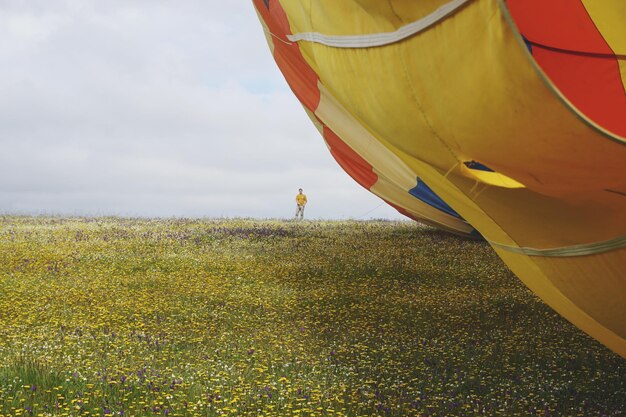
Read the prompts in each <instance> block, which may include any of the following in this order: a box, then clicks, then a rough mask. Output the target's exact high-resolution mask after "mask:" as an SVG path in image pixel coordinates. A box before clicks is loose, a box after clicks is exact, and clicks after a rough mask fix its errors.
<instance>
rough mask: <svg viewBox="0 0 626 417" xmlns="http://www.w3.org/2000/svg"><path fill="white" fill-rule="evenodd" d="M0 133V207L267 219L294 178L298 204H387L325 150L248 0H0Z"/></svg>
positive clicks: (317, 211)
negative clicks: (305, 199)
mask: <svg viewBox="0 0 626 417" xmlns="http://www.w3.org/2000/svg"><path fill="white" fill-rule="evenodd" d="M0 146H1V149H0V213H32V214H39V213H44V214H71V215H74V214H77V215H109V214H113V215H131V216H191V217H204V216H210V217H215V216H225V217H236V216H251V217H279V218H281V217H290V216H292V215H293V211H294V208H295V202H294V197H295V194H296V193H297V189H298V188H299V187H302V188H304V190H305V193H306V194H307V195H308V196H309V201H310V204H309V206H308V207H307V212H306V213H305V214H306V215H307V216H308V217H314V218H349V217H353V218H358V217H364V218H368V217H386V218H400V217H401V216H400V215H399V214H397V213H396V212H395V210H393V209H391V208H389V207H387V206H386V205H382V206H380V207H379V205H380V204H381V202H382V201H381V200H380V199H378V198H377V197H375V196H373V195H371V194H370V193H368V192H367V191H365V190H364V189H362V188H361V187H360V186H359V185H358V184H356V183H355V182H354V181H353V180H352V179H351V178H349V177H348V175H347V174H345V173H344V172H343V171H342V170H341V169H340V168H339V166H338V165H337V164H336V162H335V161H334V160H333V159H332V157H331V156H330V154H329V152H328V150H327V148H326V146H325V145H324V142H323V140H322V138H321V137H320V136H319V134H318V132H317V130H316V129H315V128H314V127H313V125H312V123H311V122H310V121H309V119H308V118H307V117H306V115H305V113H304V111H303V109H302V107H301V106H300V104H299V103H298V101H297V100H296V99H295V97H294V96H293V94H292V93H291V91H290V90H289V88H288V86H287V84H286V82H285V81H284V79H283V78H282V76H281V75H280V72H279V71H278V69H277V67H276V65H275V64H274V62H273V60H272V58H271V54H270V52H269V49H268V47H267V44H266V42H265V38H264V35H263V33H262V29H261V26H260V24H259V22H258V20H257V17H256V13H255V11H254V7H253V6H252V3H251V1H249V0H244V1H232V2H217V1H216V0H208V1H207V0H203V1H202V0H193V1H192V0H189V1H176V2H174V1H158V0H134V1H127V0H124V1H122V0H119V1H117V0H107V1H96V0H67V1H63V0H54V1H50V0H30V1H22V0H0ZM370 210H372V211H371V212H370V213H368V212H369V211H370Z"/></svg>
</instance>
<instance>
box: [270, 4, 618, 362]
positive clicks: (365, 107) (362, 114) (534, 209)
mask: <svg viewBox="0 0 626 417" xmlns="http://www.w3.org/2000/svg"><path fill="white" fill-rule="evenodd" d="M442 3H443V2H435V1H433V2H415V1H411V0H394V1H392V2H391V3H384V2H374V1H373V0H372V1H367V2H364V1H357V0H352V1H349V0H345V1H342V2H334V1H330V0H326V1H318V2H315V3H314V5H313V6H311V4H313V2H308V3H306V4H304V2H297V1H295V0H293V1H292V0H290V1H287V0H283V1H282V2H281V4H283V6H284V8H285V9H286V10H287V13H288V15H289V19H290V25H291V28H292V31H293V32H307V31H316V32H321V33H325V34H346V35H358V34H368V33H376V32H381V31H389V30H393V29H395V28H397V27H398V26H401V25H402V24H405V23H407V22H410V21H412V20H415V18H416V17H420V16H423V15H425V14H427V13H429V12H431V11H432V10H434V9H435V8H436V7H438V6H439V5H441V4H442ZM390 5H391V6H393V9H392V8H391V6H390ZM364 6H367V7H371V9H367V10H364V8H363V7H364ZM308 7H313V9H308ZM426 8H428V10H426ZM390 10H391V12H392V13H391V14H390ZM509 19H510V17H509V16H508V12H507V10H506V7H505V5H504V2H502V1H496V0H481V1H474V2H470V3H469V4H468V5H467V6H465V7H463V8H462V9H460V10H459V11H458V12H457V13H455V14H454V15H452V16H450V17H448V18H446V19H445V20H443V21H441V22H439V23H438V24H436V25H434V26H432V27H431V28H429V29H428V30H426V31H424V32H422V33H420V34H418V35H416V36H414V37H411V38H409V39H407V40H405V41H403V42H399V43H395V44H392V45H388V46H384V47H380V48H368V49H338V48H331V47H327V46H323V45H319V44H316V43H310V42H301V43H300V48H301V51H302V53H303V55H304V57H305V59H306V60H307V61H308V62H309V63H310V64H311V65H312V67H313V68H315V69H316V71H317V72H318V75H319V77H320V83H321V84H323V88H322V90H323V91H322V100H321V102H320V106H319V108H318V109H317V110H316V115H317V116H318V117H319V118H320V120H322V121H323V122H324V123H325V124H327V125H328V126H329V127H330V128H331V129H333V130H334V131H335V132H336V133H337V134H339V136H340V137H342V138H343V139H344V140H346V141H347V143H348V144H349V146H350V147H352V148H353V149H354V150H355V151H357V153H359V154H360V155H361V156H363V157H364V158H365V159H366V160H368V161H369V162H370V163H372V164H373V165H374V166H375V168H376V169H377V170H379V171H380V172H381V173H384V175H383V176H384V177H385V178H387V179H389V181H390V182H395V181H396V180H395V178H407V175H406V174H401V173H400V172H395V173H394V169H395V168H390V167H389V164H392V165H393V164H397V163H398V161H401V165H400V166H401V167H402V168H401V171H402V172H405V171H406V170H407V169H408V170H409V172H411V173H413V174H414V175H415V176H418V177H419V178H421V179H422V180H424V182H426V184H427V185H428V186H429V187H430V188H431V189H433V190H434V191H435V192H436V193H437V194H438V195H439V196H440V197H441V198H442V199H443V200H444V201H446V202H447V203H448V204H449V205H450V206H451V207H452V208H453V209H454V210H455V211H457V212H458V213H460V214H461V215H462V216H463V217H464V218H465V219H466V220H467V221H468V222H469V223H470V224H472V225H473V226H474V227H476V228H477V229H478V230H479V231H480V232H481V233H482V234H483V235H484V236H485V237H486V238H487V239H488V240H490V241H493V242H497V243H501V244H504V245H509V246H529V247H534V248H555V247H560V246H570V245H576V244H584V243H593V242H598V241H604V240H610V239H613V238H615V237H618V236H620V235H624V234H626V215H624V214H623V213H626V175H624V166H626V146H625V144H624V141H623V140H622V139H620V138H617V137H614V136H611V135H610V134H607V133H606V132H603V131H602V130H601V129H598V128H597V127H595V126H594V125H593V124H592V123H590V122H589V121H588V120H587V119H586V118H585V116H584V115H581V114H578V113H577V111H576V110H575V109H573V108H572V107H571V106H570V105H569V103H568V102H567V100H566V99H564V98H563V97H561V96H560V93H558V91H557V89H556V88H555V87H554V86H553V85H551V84H550V82H549V81H548V80H547V78H546V77H545V75H544V74H543V73H542V71H541V70H540V69H539V68H538V67H537V66H536V64H534V62H533V61H532V57H531V56H530V55H529V54H528V52H527V50H526V48H525V47H524V45H523V43H522V41H521V38H520V37H519V34H517V33H516V32H515V31H514V29H513V27H512V25H511V24H510V21H509ZM329 98H330V99H329ZM329 103H330V104H329ZM355 124H358V125H360V127H355V126H354V125H355ZM355 132H358V133H355ZM347 138H348V139H347ZM376 144H378V145H376ZM368 152H369V154H368ZM366 154H367V156H365V155H366ZM379 155H381V156H379ZM470 160H475V161H478V162H480V163H483V164H485V165H487V166H489V167H490V168H492V169H494V170H496V171H497V172H499V173H501V174H503V175H506V176H507V177H509V178H511V179H513V180H515V181H518V182H519V183H521V184H523V185H525V186H526V187H525V188H502V187H497V186H493V185H490V184H489V183H487V182H485V181H481V179H480V178H476V177H475V176H471V175H468V172H467V170H465V169H464V167H463V165H462V163H463V162H465V161H470ZM402 181H406V179H405V180H402ZM400 188H402V189H407V190H408V188H407V184H406V183H402V186H401V187H400ZM498 253H499V254H500V255H501V257H502V258H503V259H504V260H505V262H507V264H508V265H509V266H510V267H511V268H512V269H513V270H514V272H515V273H516V274H517V275H518V276H519V277H520V279H522V281H524V282H525V283H526V284H527V285H528V286H529V287H530V288H531V289H532V290H533V291H535V292H536V293H537V294H538V295H539V296H540V297H541V298H543V299H544V300H545V301H546V302H547V303H548V304H550V305H551V306H552V307H553V308H555V309H556V310H557V311H558V312H559V313H561V314H562V315H563V316H564V317H566V318H567V319H568V320H570V321H572V322H573V323H574V324H576V325H577V326H579V327H580V328H581V329H583V330H584V331H586V332H588V333H589V334H590V335H592V336H593V337H595V338H597V339H598V340H600V341H601V342H602V343H604V344H606V345H607V346H609V347H610V348H611V349H613V350H615V351H616V352H618V353H620V354H621V355H623V356H626V340H625V337H626V329H624V325H623V322H624V317H626V311H625V310H624V308H626V307H620V306H624V305H626V303H624V302H623V294H624V278H622V277H623V275H624V274H623V271H624V269H625V268H626V262H625V260H624V255H623V251H613V252H608V253H604V254H598V255H590V256H584V257H578V258H539V257H529V256H526V255H520V254H514V253H511V252H506V251H503V250H498ZM599 276H601V278H598V277H599Z"/></svg>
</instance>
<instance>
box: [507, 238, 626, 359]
mask: <svg viewBox="0 0 626 417" xmlns="http://www.w3.org/2000/svg"><path fill="white" fill-rule="evenodd" d="M496 252H497V253H498V255H499V256H500V258H502V260H503V261H504V262H505V263H506V264H507V265H508V267H509V268H511V270H512V271H513V273H515V275H517V276H518V277H520V278H521V279H522V281H523V282H524V284H525V285H526V286H527V287H528V288H529V289H530V290H531V291H533V292H534V293H535V294H537V295H539V296H540V297H541V298H542V299H543V300H544V301H546V303H547V304H548V305H550V307H552V308H553V309H554V310H556V311H557V312H558V313H559V314H561V315H562V316H563V317H565V318H566V319H568V320H569V321H570V322H572V323H573V324H575V325H576V326H577V327H578V328H579V329H581V330H583V331H584V332H585V333H587V334H589V335H590V336H592V337H594V338H595V339H596V340H598V341H600V342H601V343H602V344H604V345H605V346H606V347H608V348H609V349H611V350H613V351H614V352H615V353H617V354H619V355H621V356H622V357H624V358H626V341H625V340H624V335H623V333H622V334H618V333H616V332H615V331H614V330H613V328H614V327H620V326H621V322H622V321H623V317H624V316H623V314H622V315H621V316H620V315H619V312H618V311H616V312H615V315H614V316H613V319H612V325H611V324H609V325H603V324H601V323H599V322H598V321H597V320H595V319H594V318H592V317H591V316H590V315H589V314H587V312H586V311H585V310H583V309H581V308H580V306H579V305H577V304H575V303H574V302H573V301H572V300H570V299H569V298H567V297H566V296H565V295H564V294H563V291H562V289H561V288H559V287H557V286H556V285H554V284H552V282H551V281H550V279H549V277H548V276H547V275H546V273H545V270H543V269H541V268H540V266H539V265H537V264H536V263H535V260H536V258H534V257H528V256H520V255H516V254H513V253H511V252H507V251H503V250H498V249H496ZM559 273H562V271H559ZM596 275H597V274H593V275H592V276H593V277H595V276H596ZM586 279H587V280H588V279H589V277H588V276H587V277H586ZM588 286H589V285H588ZM617 290H618V291H619V288H618V289H617ZM600 310H604V309H600ZM607 311H608V309H607Z"/></svg>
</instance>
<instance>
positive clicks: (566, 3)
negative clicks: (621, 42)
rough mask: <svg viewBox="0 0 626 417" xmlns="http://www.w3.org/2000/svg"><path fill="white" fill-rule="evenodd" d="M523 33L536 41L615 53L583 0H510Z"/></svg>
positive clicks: (572, 49)
mask: <svg viewBox="0 0 626 417" xmlns="http://www.w3.org/2000/svg"><path fill="white" fill-rule="evenodd" d="M506 4H507V6H508V8H509V10H510V11H511V15H512V16H513V19H514V20H515V23H516V24H517V27H518V28H519V30H520V32H521V33H522V35H524V37H525V38H526V39H528V40H529V41H531V42H533V43H538V44H541V45H544V46H549V47H552V48H558V49H567V50H570V51H576V52H587V53H595V54H608V55H613V51H612V50H611V48H610V47H609V45H608V44H607V43H606V41H605V40H604V38H603V37H602V35H601V34H600V32H599V31H598V29H597V28H596V26H595V25H594V23H593V20H591V17H590V16H589V14H588V13H587V10H586V9H585V6H584V5H583V4H582V2H580V0H550V1H546V0H508V1H507V2H506Z"/></svg>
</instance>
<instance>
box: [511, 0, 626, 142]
mask: <svg viewBox="0 0 626 417" xmlns="http://www.w3.org/2000/svg"><path fill="white" fill-rule="evenodd" d="M507 5H508V7H509V9H510V10H511V14H512V15H513V18H514V19H515V22H516V24H517V25H518V27H519V29H520V32H521V33H522V35H523V36H524V37H525V38H526V39H527V40H528V41H529V42H530V43H531V45H532V54H533V57H534V58H535V61H537V63H538V64H539V66H541V68H542V69H543V70H544V72H545V73H546V74H547V75H548V77H550V80H551V81H552V82H553V83H554V84H555V85H556V86H557V87H558V88H559V90H561V92H562V93H563V94H564V95H565V96H566V97H567V99H568V100H570V101H571V102H572V104H574V106H576V107H577V108H578V109H579V110H580V111H581V112H583V113H584V114H585V115H586V116H587V117H589V118H590V119H592V120H593V121H594V122H596V123H598V124H599V125H600V126H602V127H604V128H605V129H607V130H609V131H611V132H613V133H616V134H618V135H620V136H626V93H625V91H624V85H623V83H622V77H621V73H620V68H619V63H618V61H617V58H616V57H615V54H614V53H613V51H612V50H611V48H610V46H609V45H608V43H607V42H606V41H605V39H604V38H603V37H602V34H601V33H600V32H599V31H598V29H597V27H596V26H595V24H594V22H593V20H592V19H591V17H590V16H589V14H588V13H587V10H586V9H585V7H584V5H583V4H582V3H581V2H580V1H579V0H554V1H550V2H545V1H541V0H510V1H508V2H507Z"/></svg>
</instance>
